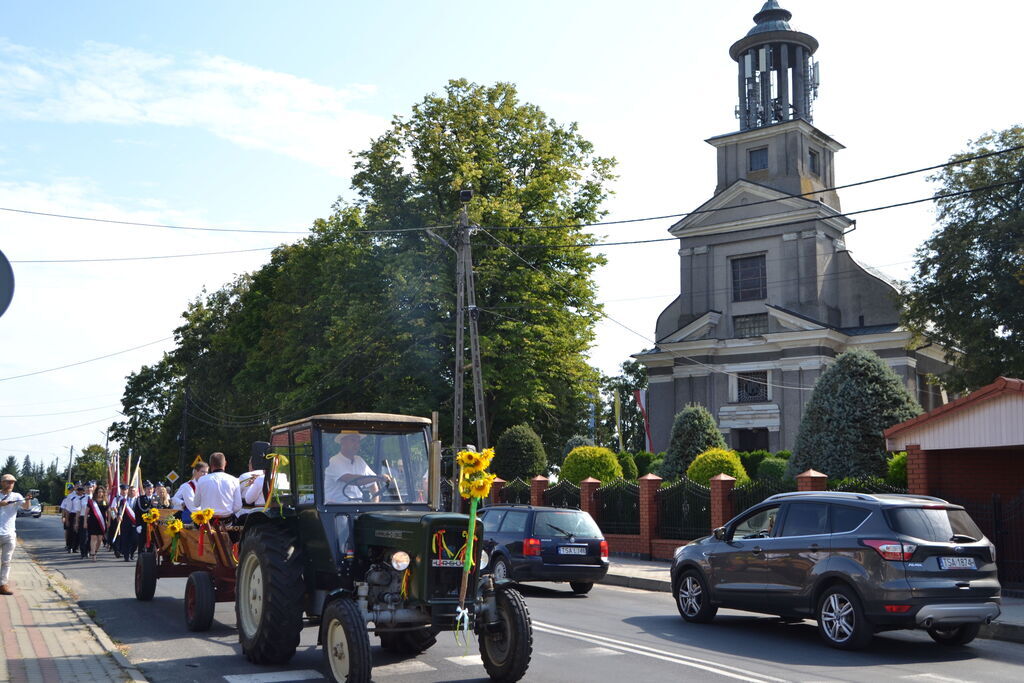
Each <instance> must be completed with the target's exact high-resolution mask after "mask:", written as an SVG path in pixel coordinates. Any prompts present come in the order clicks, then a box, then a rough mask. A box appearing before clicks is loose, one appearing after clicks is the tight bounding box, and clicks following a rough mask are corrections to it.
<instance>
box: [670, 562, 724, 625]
mask: <svg viewBox="0 0 1024 683" xmlns="http://www.w3.org/2000/svg"><path fill="white" fill-rule="evenodd" d="M674 592H675V598H676V607H677V608H678V609H679V614H680V616H682V617H683V619H685V620H686V621H690V622H693V623H695V624H706V623H707V622H709V621H711V620H712V619H714V618H715V614H716V613H717V612H718V608H717V607H715V606H714V605H712V604H711V596H710V595H709V594H708V586H707V583H706V582H705V581H704V577H703V576H701V574H700V572H698V571H697V570H696V569H687V570H686V571H685V572H683V576H682V578H681V579H679V583H678V585H676V588H675V591H674Z"/></svg>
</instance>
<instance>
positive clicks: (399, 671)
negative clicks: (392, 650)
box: [373, 659, 437, 678]
mask: <svg viewBox="0 0 1024 683" xmlns="http://www.w3.org/2000/svg"><path fill="white" fill-rule="evenodd" d="M427 671H437V669H435V668H434V667H432V666H430V665H429V664H427V663H426V662H421V661H419V660H417V659H410V660H407V661H404V662H395V663H394V664H385V665H383V666H375V667H373V676H374V678H376V677H377V676H402V675H405V674H419V673H424V672H427Z"/></svg>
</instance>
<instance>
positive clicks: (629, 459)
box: [618, 453, 640, 481]
mask: <svg viewBox="0 0 1024 683" xmlns="http://www.w3.org/2000/svg"><path fill="white" fill-rule="evenodd" d="M618 459H619V467H621V468H622V478H623V479H628V480H630V481H633V480H634V479H636V478H638V477H639V476H640V474H639V472H638V471H637V467H636V462H635V461H634V460H633V455H632V454H630V453H619V455H618Z"/></svg>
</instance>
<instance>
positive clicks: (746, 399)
mask: <svg viewBox="0 0 1024 683" xmlns="http://www.w3.org/2000/svg"><path fill="white" fill-rule="evenodd" d="M767 400H768V371H767V370H765V371H763V372H741V373H739V374H738V375H737V376H736V401H737V402H738V403H764V402H765V401H767Z"/></svg>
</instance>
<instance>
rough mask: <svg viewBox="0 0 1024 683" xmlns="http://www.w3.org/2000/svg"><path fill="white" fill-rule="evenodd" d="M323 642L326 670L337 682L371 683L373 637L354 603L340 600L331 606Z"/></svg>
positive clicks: (322, 630) (323, 623)
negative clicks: (371, 641)
mask: <svg viewBox="0 0 1024 683" xmlns="http://www.w3.org/2000/svg"><path fill="white" fill-rule="evenodd" d="M392 635H394V634H392ZM320 641H321V642H322V643H323V651H324V664H325V668H326V669H327V673H328V674H330V676H331V680H332V681H334V683H369V682H370V672H371V671H372V669H373V655H371V654H370V635H369V633H368V632H367V630H366V622H364V621H363V615H362V613H361V612H360V611H359V608H358V607H357V606H356V604H355V603H354V602H352V601H351V600H349V599H348V598H337V599H335V600H332V601H331V602H330V603H328V605H327V607H326V608H324V615H323V618H322V619H321V622H320Z"/></svg>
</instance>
